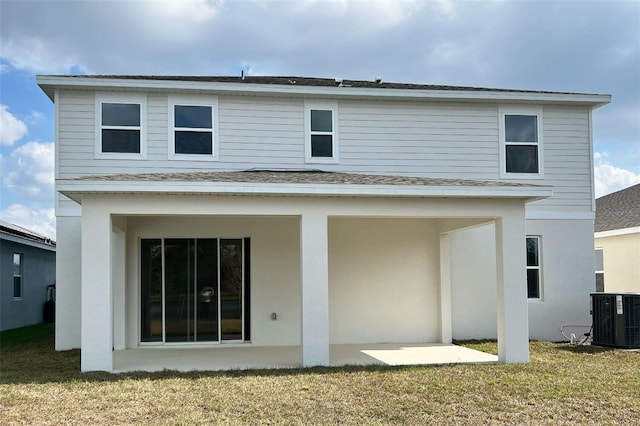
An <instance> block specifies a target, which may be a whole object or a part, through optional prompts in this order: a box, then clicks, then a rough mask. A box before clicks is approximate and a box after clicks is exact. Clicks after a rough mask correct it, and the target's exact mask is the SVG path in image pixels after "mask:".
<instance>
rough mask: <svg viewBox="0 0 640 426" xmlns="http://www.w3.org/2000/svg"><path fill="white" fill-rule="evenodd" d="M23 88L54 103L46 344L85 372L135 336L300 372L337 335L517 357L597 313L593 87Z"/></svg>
mask: <svg viewBox="0 0 640 426" xmlns="http://www.w3.org/2000/svg"><path fill="white" fill-rule="evenodd" d="M38 84H39V85H40V87H41V88H42V90H43V91H44V92H45V93H46V94H47V95H48V96H49V97H50V98H51V100H53V102H54V103H55V117H56V119H55V122H56V137H55V139H56V190H57V193H58V196H57V204H56V215H57V239H58V247H59V253H58V275H57V282H58V288H57V306H58V310H57V318H56V320H57V324H56V325H57V330H56V348H57V349H58V350H63V349H69V348H77V347H81V348H82V363H81V368H82V370H83V371H89V370H107V371H112V370H114V369H117V370H122V369H126V366H125V367H123V366H121V365H120V366H118V367H114V359H117V360H120V359H121V358H120V356H121V355H122V354H129V355H131V354H133V355H135V354H136V353H144V354H145V355H144V356H145V357H147V356H149V357H151V356H153V357H154V358H158V357H161V356H162V355H161V354H162V351H155V352H153V351H152V352H149V348H168V347H170V348H174V349H176V350H177V351H178V352H179V353H182V354H184V355H185V356H186V355H187V354H193V353H196V351H198V350H204V349H203V348H206V350H207V351H216V350H218V349H220V348H222V347H227V348H228V347H244V348H248V347H251V348H288V347H292V348H297V350H299V351H300V353H301V355H300V359H299V362H298V363H297V364H298V365H303V366H312V365H330V364H331V357H332V352H331V351H332V350H333V349H330V348H335V347H334V346H333V345H338V346H340V345H347V344H362V345H365V344H369V343H378V342H396V343H411V342H413V343H424V342H444V343H447V342H451V341H452V339H456V338H474V337H475V338H483V337H493V338H496V337H497V339H498V352H499V359H500V361H502V362H526V361H528V357H529V352H528V351H529V347H528V340H529V338H530V337H531V338H534V339H548V340H560V339H562V335H561V334H560V332H559V328H560V326H561V325H562V324H567V323H569V324H583V323H586V324H588V323H590V321H591V319H590V315H589V293H590V291H592V290H593V288H594V269H593V242H592V239H593V234H592V233H593V221H594V210H595V203H594V189H593V167H592V152H593V149H592V133H591V126H592V121H591V115H592V110H593V109H594V108H597V107H599V106H602V105H605V104H607V103H608V102H610V96H609V95H593V94H576V93H557V92H540V91H524V90H503V89H481V88H466V87H449V86H430V85H418V84H396V83H386V82H382V81H379V80H377V81H349V80H333V79H320V78H301V77H253V76H251V77H186V76H185V77H179V76H177V77H168V76H38ZM330 345H331V346H330ZM336 347H337V346H336ZM180 351H184V352H180ZM166 353H167V354H168V353H172V354H173V353H175V352H173V351H169V352H166ZM198 353H200V352H198ZM204 353H205V354H206V353H210V354H211V353H213V352H204ZM179 356H181V355H176V357H179ZM203 356H205V355H203ZM118 362H119V361H118ZM229 366H230V367H231V366H233V364H232V363H230V364H229ZM131 368H133V367H131ZM143 368H144V367H143Z"/></svg>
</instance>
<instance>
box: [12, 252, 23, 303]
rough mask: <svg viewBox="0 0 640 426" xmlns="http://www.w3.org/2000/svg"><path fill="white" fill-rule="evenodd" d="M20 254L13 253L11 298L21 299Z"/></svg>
mask: <svg viewBox="0 0 640 426" xmlns="http://www.w3.org/2000/svg"><path fill="white" fill-rule="evenodd" d="M22 273H23V265H22V254H21V253H13V298H14V299H22Z"/></svg>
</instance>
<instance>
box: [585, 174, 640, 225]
mask: <svg viewBox="0 0 640 426" xmlns="http://www.w3.org/2000/svg"><path fill="white" fill-rule="evenodd" d="M636 226H640V183H639V184H636V185H633V186H630V187H629V188H626V189H622V190H620V191H618V192H614V193H612V194H609V195H605V196H604V197H600V198H598V199H597V200H596V223H595V230H596V232H602V231H611V230H614V229H624V228H634V227H636Z"/></svg>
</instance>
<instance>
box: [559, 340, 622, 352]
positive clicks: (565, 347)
mask: <svg viewBox="0 0 640 426" xmlns="http://www.w3.org/2000/svg"><path fill="white" fill-rule="evenodd" d="M557 345H558V349H559V350H561V351H567V352H571V353H574V354H599V353H603V352H613V351H615V350H616V348H611V347H606V346H595V345H574V344H571V343H558V344H557Z"/></svg>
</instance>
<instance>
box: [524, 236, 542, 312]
mask: <svg viewBox="0 0 640 426" xmlns="http://www.w3.org/2000/svg"><path fill="white" fill-rule="evenodd" d="M526 238H527V239H529V238H535V239H537V240H538V265H536V266H529V265H528V264H527V265H526V268H527V271H529V270H530V269H536V270H537V271H538V297H529V294H528V292H529V288H528V287H527V300H529V301H536V302H542V301H543V300H544V294H543V291H542V288H543V286H542V283H543V281H544V280H543V277H542V275H543V274H542V235H527V236H526ZM526 263H527V262H525V264H526ZM527 286H528V281H527Z"/></svg>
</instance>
